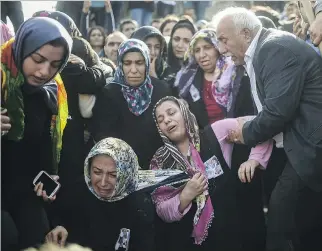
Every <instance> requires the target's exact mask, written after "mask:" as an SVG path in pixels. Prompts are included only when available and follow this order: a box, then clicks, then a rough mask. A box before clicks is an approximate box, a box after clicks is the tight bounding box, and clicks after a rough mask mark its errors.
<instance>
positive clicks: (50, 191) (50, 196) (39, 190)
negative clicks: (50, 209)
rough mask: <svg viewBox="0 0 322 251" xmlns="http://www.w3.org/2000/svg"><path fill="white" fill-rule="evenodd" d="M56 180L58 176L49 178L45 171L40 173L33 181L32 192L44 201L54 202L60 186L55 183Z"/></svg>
mask: <svg viewBox="0 0 322 251" xmlns="http://www.w3.org/2000/svg"><path fill="white" fill-rule="evenodd" d="M58 178H59V177H58V176H50V175H49V174H48V173H46V172H45V171H40V172H39V174H38V175H37V176H36V177H35V179H34V181H33V185H34V186H35V188H34V191H35V193H36V194H37V196H39V197H40V196H41V197H43V199H44V201H48V200H50V201H54V200H55V199H56V194H57V192H58V190H59V188H60V186H61V185H60V183H59V182H58V181H57V180H58Z"/></svg>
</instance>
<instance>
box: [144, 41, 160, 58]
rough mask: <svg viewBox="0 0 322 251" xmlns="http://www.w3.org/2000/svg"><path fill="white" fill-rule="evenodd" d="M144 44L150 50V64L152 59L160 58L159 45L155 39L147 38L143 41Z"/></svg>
mask: <svg viewBox="0 0 322 251" xmlns="http://www.w3.org/2000/svg"><path fill="white" fill-rule="evenodd" d="M145 44H146V45H147V46H148V48H149V50H150V60H151V62H152V60H153V59H155V58H157V57H158V56H160V53H161V43H160V41H159V39H158V38H157V37H149V38H147V39H146V40H145Z"/></svg>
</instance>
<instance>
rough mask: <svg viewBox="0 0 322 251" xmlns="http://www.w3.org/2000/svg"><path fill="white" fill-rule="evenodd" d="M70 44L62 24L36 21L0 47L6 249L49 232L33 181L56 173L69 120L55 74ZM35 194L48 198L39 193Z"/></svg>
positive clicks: (30, 21)
mask: <svg viewBox="0 0 322 251" xmlns="http://www.w3.org/2000/svg"><path fill="white" fill-rule="evenodd" d="M71 46H72V39H71V37H70V36H69V35H68V33H67V31H66V30H65V29H64V27H63V26H62V25H60V24H59V23H58V22H57V21H55V20H52V19H48V18H43V17H38V18H31V19H28V20H27V21H26V22H24V23H23V24H22V25H21V27H20V28H19V30H18V31H17V34H16V37H15V38H12V39H11V40H9V41H8V42H7V43H5V44H3V45H2V47H1V107H2V108H4V109H5V110H6V112H7V113H6V116H5V115H3V113H2V114H1V121H3V117H7V118H9V119H10V124H11V128H7V129H9V130H8V131H7V133H6V132H4V130H3V123H1V131H2V140H1V143H2V148H1V165H2V167H3V168H2V177H3V179H2V210H5V211H6V212H7V213H8V214H7V216H8V217H9V216H10V217H12V219H13V220H14V222H15V227H11V228H10V226H3V225H2V226H3V229H8V231H3V232H2V233H3V235H2V237H3V238H2V240H3V244H4V246H3V247H4V249H6V250H15V248H17V249H18V248H19V249H22V248H27V247H30V246H34V245H37V244H39V243H41V242H42V241H43V239H44V236H45V234H46V233H47V231H48V230H49V225H48V220H47V215H46V212H45V210H44V205H43V204H42V201H41V200H40V199H39V198H37V196H36V195H35V193H34V191H33V186H32V181H33V180H34V178H35V177H36V175H37V174H38V173H39V172H40V171H42V170H44V171H46V172H47V173H49V174H50V175H54V174H56V173H57V166H58V162H59V157H60V151H61V148H62V136H63V131H64V128H65V126H66V123H67V117H68V106H67V96H66V91H65V87H64V84H63V82H62V80H61V78H60V76H59V75H57V73H59V72H60V71H61V70H62V69H63V68H64V66H65V65H66V63H67V60H68V58H69V55H70V52H71ZM17 154H18V155H19V157H17V156H18V155H17ZM45 189H46V188H45V187H44V190H45ZM40 195H43V196H44V199H48V197H47V195H46V193H45V192H44V191H42V193H41V194H40ZM22 209H23V210H22ZM2 224H6V223H5V221H4V220H2ZM14 228H16V229H17V231H18V234H19V244H18V247H8V246H6V244H8V243H6V241H7V239H6V238H7V235H8V234H9V231H10V229H11V230H12V229H14ZM31 229H32V231H31Z"/></svg>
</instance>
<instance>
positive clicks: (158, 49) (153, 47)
mask: <svg viewBox="0 0 322 251" xmlns="http://www.w3.org/2000/svg"><path fill="white" fill-rule="evenodd" d="M131 38H135V39H139V40H141V41H143V42H144V43H145V44H146V45H147V46H148V48H149V51H150V54H149V55H150V60H151V68H150V76H151V77H154V78H157V79H160V80H165V81H166V82H174V77H175V75H174V74H171V73H172V71H171V69H170V67H169V66H168V64H167V42H166V41H165V38H164V36H163V35H162V34H161V32H160V31H159V30H158V29H156V28H154V27H152V26H143V27H140V28H139V29H137V30H136V31H134V32H133V33H132V35H131ZM172 84H173V83H172ZM170 85H171V83H170Z"/></svg>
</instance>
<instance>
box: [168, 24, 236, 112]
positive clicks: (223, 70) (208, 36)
mask: <svg viewBox="0 0 322 251" xmlns="http://www.w3.org/2000/svg"><path fill="white" fill-rule="evenodd" d="M200 39H204V40H205V41H206V42H208V43H210V44H212V45H213V46H214V47H215V48H216V49H217V50H218V41H217V36H216V31H215V30H213V29H203V30H200V31H198V32H197V33H196V34H195V35H194V36H193V37H192V40H191V42H190V45H189V49H188V51H187V52H186V54H185V57H184V66H183V67H182V69H181V70H180V71H179V72H178V74H177V77H176V81H175V83H174V86H176V87H178V89H179V95H180V96H181V97H183V98H186V97H187V95H188V93H189V91H190V88H191V86H192V84H193V81H194V79H195V77H196V74H197V71H198V69H199V68H200V67H199V65H198V64H197V62H196V59H195V57H194V47H195V45H196V43H197V41H199V40H200ZM235 77H236V67H235V65H234V63H233V62H232V60H231V59H230V57H224V56H222V55H220V56H219V58H218V59H217V63H216V70H215V73H214V78H213V79H214V82H213V86H212V90H213V95H214V98H215V100H216V102H217V103H218V104H219V105H221V106H222V107H224V108H225V110H226V112H229V111H230V108H231V104H232V99H233V85H234V81H235Z"/></svg>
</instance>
